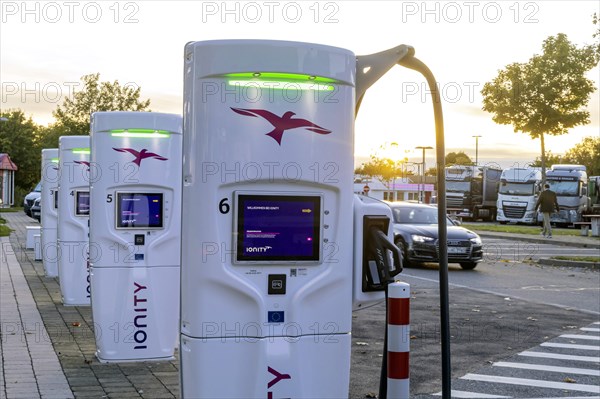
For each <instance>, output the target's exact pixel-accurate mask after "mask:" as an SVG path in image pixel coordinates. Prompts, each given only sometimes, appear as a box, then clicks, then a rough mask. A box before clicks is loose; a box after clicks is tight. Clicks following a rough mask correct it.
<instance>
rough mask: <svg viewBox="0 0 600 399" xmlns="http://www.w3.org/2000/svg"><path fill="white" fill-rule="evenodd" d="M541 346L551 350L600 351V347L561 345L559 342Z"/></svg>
mask: <svg viewBox="0 0 600 399" xmlns="http://www.w3.org/2000/svg"><path fill="white" fill-rule="evenodd" d="M540 346H548V347H550V348H565V349H582V350H586V351H600V346H595V345H577V344H559V343H558V342H542V343H541V344H540Z"/></svg>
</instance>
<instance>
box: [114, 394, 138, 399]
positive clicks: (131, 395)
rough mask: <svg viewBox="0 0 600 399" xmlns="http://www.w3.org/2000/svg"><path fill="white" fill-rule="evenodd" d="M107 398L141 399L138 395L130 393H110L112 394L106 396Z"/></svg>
mask: <svg viewBox="0 0 600 399" xmlns="http://www.w3.org/2000/svg"><path fill="white" fill-rule="evenodd" d="M108 397H109V398H110V399H130V398H141V397H142V396H140V394H132V393H127V394H122V393H112V394H110V395H108Z"/></svg>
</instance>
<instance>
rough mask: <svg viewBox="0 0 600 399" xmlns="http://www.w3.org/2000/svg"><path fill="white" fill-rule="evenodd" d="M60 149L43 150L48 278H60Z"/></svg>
mask: <svg viewBox="0 0 600 399" xmlns="http://www.w3.org/2000/svg"><path fill="white" fill-rule="evenodd" d="M59 177H60V174H59V166H58V148H46V149H43V150H42V199H41V206H42V216H41V222H42V229H41V233H42V234H41V235H42V237H41V238H42V263H43V265H44V273H45V274H46V277H57V276H58V241H57V237H56V234H57V232H56V229H57V222H58V202H57V199H58V181H59Z"/></svg>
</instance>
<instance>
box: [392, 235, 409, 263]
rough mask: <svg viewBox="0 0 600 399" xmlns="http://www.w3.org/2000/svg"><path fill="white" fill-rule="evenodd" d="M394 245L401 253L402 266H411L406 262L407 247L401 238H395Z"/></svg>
mask: <svg viewBox="0 0 600 399" xmlns="http://www.w3.org/2000/svg"><path fill="white" fill-rule="evenodd" d="M394 244H396V246H397V247H398V248H400V250H401V251H402V266H403V267H410V266H411V265H412V264H411V263H410V261H409V260H408V245H407V244H406V243H405V242H404V240H403V239H402V238H396V240H395V241H394Z"/></svg>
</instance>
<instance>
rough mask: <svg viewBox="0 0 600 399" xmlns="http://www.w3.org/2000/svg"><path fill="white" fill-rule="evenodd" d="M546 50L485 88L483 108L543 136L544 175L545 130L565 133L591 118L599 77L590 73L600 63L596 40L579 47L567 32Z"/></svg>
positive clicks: (496, 119)
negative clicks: (592, 77)
mask: <svg viewBox="0 0 600 399" xmlns="http://www.w3.org/2000/svg"><path fill="white" fill-rule="evenodd" d="M542 49H543V53H542V54H541V55H538V54H536V55H534V56H533V57H532V58H531V59H529V61H528V62H527V63H513V64H510V65H508V66H507V67H506V68H505V69H504V70H501V71H499V73H498V76H496V78H494V80H492V81H491V82H488V83H486V84H485V85H484V86H483V89H482V90H481V94H482V95H483V110H484V111H487V112H490V113H492V114H494V115H493V117H492V119H493V120H494V122H496V123H499V124H503V125H509V124H510V125H513V128H514V131H515V133H516V132H522V133H528V134H529V135H530V136H531V138H532V139H537V138H539V139H540V146H541V166H542V175H543V178H544V179H545V176H546V159H545V158H546V157H545V155H546V149H545V146H544V134H550V135H561V134H566V133H568V131H569V129H570V128H572V127H575V126H578V125H585V124H588V123H589V122H590V118H589V117H590V115H589V112H588V111H587V110H586V109H585V107H586V105H587V104H588V102H589V98H590V94H591V93H593V92H594V90H595V88H594V82H593V81H592V80H590V79H588V78H587V77H586V76H585V74H586V72H588V71H590V70H591V69H592V68H594V67H595V66H596V65H597V64H598V59H599V51H598V47H597V46H595V45H589V46H584V47H582V48H578V47H577V46H575V45H573V44H572V43H571V42H570V41H569V40H568V38H567V36H566V35H565V34H563V33H559V34H558V35H556V36H550V37H548V38H547V39H546V40H544V43H543V45H542Z"/></svg>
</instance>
